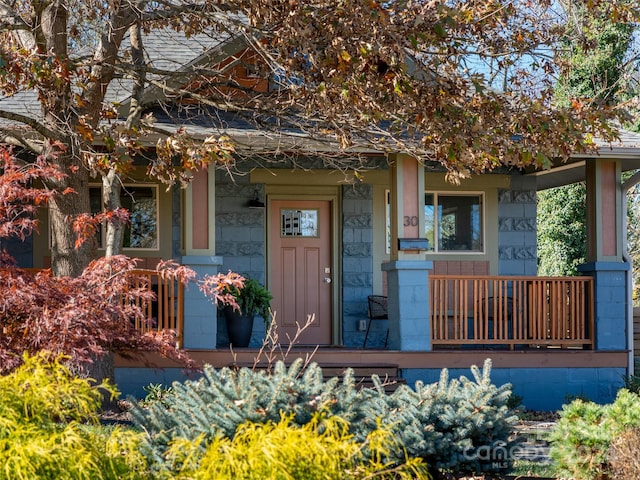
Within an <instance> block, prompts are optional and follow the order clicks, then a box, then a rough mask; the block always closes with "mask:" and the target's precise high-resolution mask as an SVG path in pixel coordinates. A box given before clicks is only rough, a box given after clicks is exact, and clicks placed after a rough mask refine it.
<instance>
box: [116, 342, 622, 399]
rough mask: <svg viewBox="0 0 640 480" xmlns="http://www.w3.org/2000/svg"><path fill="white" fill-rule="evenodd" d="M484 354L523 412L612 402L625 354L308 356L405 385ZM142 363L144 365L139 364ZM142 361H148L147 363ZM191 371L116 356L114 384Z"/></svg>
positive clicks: (162, 379)
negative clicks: (371, 370) (384, 372)
mask: <svg viewBox="0 0 640 480" xmlns="http://www.w3.org/2000/svg"><path fill="white" fill-rule="evenodd" d="M309 352H310V350H308V349H295V350H294V351H293V352H292V354H291V355H290V357H289V359H288V360H290V361H291V360H293V359H294V358H296V357H297V356H300V357H304V356H306V355H307V354H309ZM189 354H190V355H191V356H192V357H193V358H194V359H195V360H196V361H197V362H198V363H199V364H205V363H208V364H211V365H213V366H214V367H216V368H222V367H224V366H229V365H232V364H233V363H234V355H235V362H236V363H237V364H241V365H251V364H253V363H254V359H255V357H256V355H257V354H258V350H256V349H240V350H237V351H234V353H233V355H232V353H231V352H230V351H229V350H210V351H205V350H197V351H190V352H189ZM486 358H491V360H492V365H493V369H492V373H491V379H492V382H493V383H495V384H496V385H501V384H504V383H511V384H512V388H513V391H514V393H515V394H517V395H519V396H520V397H522V399H523V400H522V401H523V403H524V405H525V406H526V407H527V408H528V409H529V410H546V411H551V410H557V409H559V408H561V406H562V404H564V403H567V402H568V401H570V400H572V399H573V398H577V397H579V398H588V399H590V400H593V401H595V402H598V403H608V402H611V401H613V399H614V398H615V394H616V392H617V390H618V388H620V387H621V386H622V383H623V377H624V375H625V374H626V372H627V360H628V352H626V351H592V350H575V351H571V350H527V351H491V350H477V351H446V352H443V351H430V352H400V351H393V350H391V351H390V350H347V349H342V348H323V349H319V350H318V351H316V353H315V354H314V355H313V360H314V361H315V362H317V363H318V364H319V365H321V366H331V365H333V366H335V365H342V366H349V365H360V366H362V365H375V364H391V363H392V364H394V365H397V366H398V368H399V369H400V373H401V376H402V378H404V379H405V380H406V382H407V384H408V385H409V386H412V385H414V384H415V382H416V381H422V382H424V383H433V382H436V381H438V379H439V377H440V372H441V370H442V369H443V368H448V369H449V376H450V378H458V377H460V376H461V375H464V376H466V377H467V378H469V377H471V376H472V374H471V371H470V370H469V368H470V366H471V365H477V366H479V367H481V366H482V365H483V363H484V361H485V359H486ZM145 365H146V366H145ZM148 365H153V367H149V366H148ZM197 375H198V374H197V373H189V372H186V371H184V369H182V368H181V367H180V366H179V365H177V364H176V363H174V362H172V361H169V360H166V359H163V358H161V357H159V356H157V355H148V356H147V357H146V358H144V359H141V360H138V361H131V360H126V359H123V358H121V357H116V383H117V386H118V388H119V389H120V391H121V392H122V393H123V395H125V396H129V395H130V396H134V397H137V398H142V397H144V395H145V394H146V392H145V391H144V389H143V387H144V386H146V385H149V384H151V383H154V384H157V383H159V384H164V385H170V384H171V382H173V381H176V380H177V381H182V380H185V379H186V378H189V377H192V378H197Z"/></svg>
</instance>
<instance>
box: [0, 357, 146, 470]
mask: <svg viewBox="0 0 640 480" xmlns="http://www.w3.org/2000/svg"><path fill="white" fill-rule="evenodd" d="M66 360H68V358H65V357H62V356H55V357H54V356H51V355H48V354H46V353H45V352H40V353H38V354H37V355H35V356H29V355H28V354H25V355H24V363H23V364H22V365H21V366H20V367H18V368H16V369H15V370H14V371H12V372H11V373H9V374H7V375H4V376H0V392H2V394H1V395H0V479H3V480H4V479H6V480H33V479H52V480H53V479H56V480H59V479H87V478H91V479H96V480H101V479H138V478H140V479H142V478H147V477H146V476H145V475H146V469H147V466H146V460H145V457H144V456H143V455H142V453H141V450H140V445H141V443H140V442H141V434H140V433H139V432H135V431H134V430H132V429H127V428H122V427H118V426H116V427H112V428H109V429H103V428H88V425H97V424H98V412H99V410H100V406H101V403H102V399H103V394H104V393H107V394H109V395H114V394H115V393H116V392H115V389H114V387H113V386H111V385H109V384H106V383H103V384H100V385H92V384H91V382H90V381H89V380H87V379H81V378H78V377H76V376H74V375H73V374H72V373H71V371H70V370H69V368H68V367H67V366H66V365H65V364H64V362H65V361H66Z"/></svg>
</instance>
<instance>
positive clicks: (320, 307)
mask: <svg viewBox="0 0 640 480" xmlns="http://www.w3.org/2000/svg"><path fill="white" fill-rule="evenodd" d="M269 218H270V220H269V244H270V247H269V254H270V257H271V262H270V265H271V267H270V274H269V289H270V290H271V293H272V294H273V302H272V309H273V310H274V312H275V315H276V324H277V326H278V330H277V332H278V340H279V342H280V343H282V344H290V343H291V341H292V340H293V339H294V337H295V335H296V332H297V330H298V325H300V326H302V325H304V324H305V322H306V321H307V317H308V316H309V315H314V317H315V318H314V321H313V323H312V324H311V325H310V326H309V327H308V328H307V329H306V330H304V331H303V332H302V333H301V334H300V336H299V337H298V339H297V341H296V344H298V345H330V344H331V324H332V318H331V316H332V310H333V309H332V291H333V288H332V285H331V282H332V279H333V276H332V271H331V265H332V263H331V238H332V233H331V202H330V201H325V200H272V201H271V203H270V215H269Z"/></svg>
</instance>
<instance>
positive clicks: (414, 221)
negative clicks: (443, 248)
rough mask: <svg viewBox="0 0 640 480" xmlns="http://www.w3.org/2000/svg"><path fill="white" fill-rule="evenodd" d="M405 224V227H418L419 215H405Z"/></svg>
mask: <svg viewBox="0 0 640 480" xmlns="http://www.w3.org/2000/svg"><path fill="white" fill-rule="evenodd" d="M404 226H405V227H417V226H418V216H417V215H413V216H411V217H410V216H408V215H405V216H404Z"/></svg>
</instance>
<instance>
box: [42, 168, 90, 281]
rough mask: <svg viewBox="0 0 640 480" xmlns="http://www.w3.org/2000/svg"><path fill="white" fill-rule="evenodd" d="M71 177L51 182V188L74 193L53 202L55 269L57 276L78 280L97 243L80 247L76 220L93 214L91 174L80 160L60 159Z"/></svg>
mask: <svg viewBox="0 0 640 480" xmlns="http://www.w3.org/2000/svg"><path fill="white" fill-rule="evenodd" d="M59 162H60V164H61V165H63V170H64V171H65V172H66V173H67V177H66V178H65V179H63V180H62V181H60V182H52V181H48V182H47V186H48V187H50V188H51V187H53V188H56V189H57V190H58V191H59V192H63V191H64V190H66V189H69V188H70V189H72V190H73V193H68V194H67V195H57V196H56V197H55V198H54V199H53V200H52V201H51V203H50V208H49V211H50V221H51V267H52V269H53V273H54V275H56V276H71V277H77V276H79V275H80V274H81V273H82V271H83V270H84V269H85V267H86V266H87V265H89V262H90V261H91V260H92V259H93V257H94V255H95V241H86V242H84V243H83V244H82V245H80V246H78V247H77V248H76V239H77V235H76V233H75V232H74V230H73V221H74V220H75V218H76V217H77V216H78V215H80V214H85V213H88V212H90V204H89V172H88V171H87V169H86V168H85V167H84V166H83V165H82V162H81V160H80V159H74V158H73V157H68V158H66V159H59Z"/></svg>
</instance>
